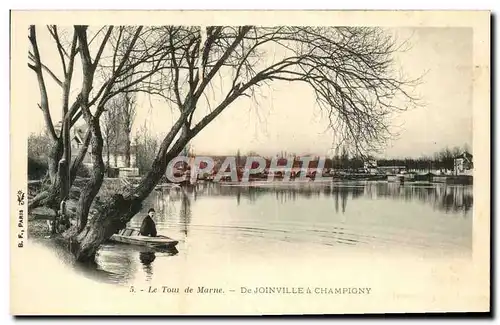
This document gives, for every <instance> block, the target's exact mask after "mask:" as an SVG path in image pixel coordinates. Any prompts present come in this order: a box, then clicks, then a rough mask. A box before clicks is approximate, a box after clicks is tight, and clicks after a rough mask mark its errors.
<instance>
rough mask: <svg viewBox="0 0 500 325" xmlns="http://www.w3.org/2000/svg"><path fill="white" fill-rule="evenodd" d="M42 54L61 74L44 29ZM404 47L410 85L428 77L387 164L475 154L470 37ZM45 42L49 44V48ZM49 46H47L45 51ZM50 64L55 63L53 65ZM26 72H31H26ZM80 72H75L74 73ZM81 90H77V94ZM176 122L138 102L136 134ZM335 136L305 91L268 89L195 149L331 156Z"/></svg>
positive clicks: (452, 35)
mask: <svg viewBox="0 0 500 325" xmlns="http://www.w3.org/2000/svg"><path fill="white" fill-rule="evenodd" d="M41 27H42V26H40V27H39V28H38V30H39V33H38V34H39V35H38V36H39V46H40V48H41V51H42V56H44V57H42V59H44V61H45V62H47V65H49V66H51V67H52V65H54V67H55V68H54V70H56V72H58V71H59V70H57V69H60V67H59V65H58V63H59V61H58V57H57V54H56V52H54V51H53V50H52V49H51V48H50V47H51V46H52V43H50V44H49V43H48V37H47V36H46V35H43V34H46V30H45V29H44V28H41ZM393 31H394V32H395V33H396V34H397V35H398V37H399V38H400V39H402V40H403V39H407V38H408V37H411V39H410V44H411V46H412V47H411V49H409V50H408V51H406V52H405V53H400V54H398V55H397V57H396V62H397V64H398V65H399V66H400V68H401V69H402V70H403V71H404V72H405V74H406V75H407V76H408V77H409V78H415V77H418V76H421V75H423V74H424V73H426V74H425V76H424V79H423V83H422V84H421V85H420V86H419V87H418V88H417V89H416V91H417V95H418V96H419V97H420V98H421V99H422V102H423V105H422V107H418V108H416V109H414V110H411V111H406V112H403V113H401V114H400V115H399V116H398V117H396V118H395V119H394V120H393V121H392V122H393V124H395V125H402V128H398V130H399V133H400V136H399V138H398V139H397V140H394V141H392V143H390V144H389V146H388V147H387V148H386V152H385V154H383V155H382V156H384V155H385V156H387V157H405V156H414V157H415V156H420V155H422V154H427V155H430V154H432V153H433V152H435V151H436V150H439V149H441V148H443V147H445V146H450V147H452V146H463V145H464V144H467V145H468V146H469V147H472V29H468V28H399V29H394V30H393ZM44 42H45V43H44ZM45 44H49V47H47V46H46V45H45ZM47 57H50V60H48V59H47ZM26 68H27V69H28V67H26ZM77 69H79V67H78V66H75V70H77ZM46 82H47V86H48V91H49V96H50V97H51V99H50V103H51V107H52V109H51V113H52V116H53V119H54V123H57V121H58V120H59V119H60V116H61V115H60V112H59V110H60V109H59V107H60V104H59V103H60V96H58V93H59V90H58V86H55V84H54V83H53V82H52V80H51V79H50V77H48V76H47V77H46ZM78 86H79V85H78V84H76V85H75V88H76V87H78ZM26 91H27V93H28V94H33V96H31V98H33V105H32V108H31V109H32V113H31V111H30V117H29V120H28V121H29V129H30V130H32V131H33V132H38V131H40V130H41V129H42V128H43V126H44V122H43V116H42V114H41V111H40V110H39V109H38V107H37V103H38V102H39V100H40V99H39V90H38V84H37V82H36V77H35V74H34V73H32V78H31V80H28V81H27V90H26ZM174 118H175V116H172V113H171V110H170V109H169V108H168V107H167V106H166V105H165V104H164V102H162V101H160V100H158V99H149V98H146V97H144V96H142V97H140V98H139V100H138V107H137V118H136V121H135V124H134V129H137V128H138V127H140V126H142V125H144V123H146V125H147V126H148V127H149V128H150V131H151V132H152V133H157V134H159V135H161V134H165V133H166V132H167V131H168V130H169V128H170V126H171V125H172V121H173V119H174ZM332 140H333V132H332V131H331V130H328V129H327V123H326V121H325V119H324V118H323V117H322V116H321V112H320V111H319V109H318V107H317V106H316V105H315V100H314V95H313V93H312V92H311V90H310V89H309V88H308V87H307V86H306V85H303V84H300V85H299V84H295V83H287V82H280V83H274V84H272V87H271V88H270V89H268V88H265V89H262V96H260V98H259V102H258V103H255V102H253V101H252V100H250V99H248V98H240V99H238V100H237V101H235V102H234V103H233V104H232V105H231V106H229V107H228V108H226V110H225V111H224V112H223V113H222V114H221V115H220V116H219V117H218V118H216V120H215V121H214V122H212V124H210V125H209V126H207V127H206V128H205V129H204V130H203V131H202V132H200V133H199V134H198V136H197V137H196V138H195V139H194V140H193V141H192V146H193V147H194V150H195V152H196V153H198V154H206V153H210V154H235V153H236V151H237V150H238V149H239V150H240V152H241V153H242V154H244V153H246V152H248V151H256V152H258V153H261V154H266V155H267V154H273V153H276V152H280V151H287V152H295V153H297V154H301V153H314V154H318V155H324V154H328V155H331V151H330V149H331V148H332Z"/></svg>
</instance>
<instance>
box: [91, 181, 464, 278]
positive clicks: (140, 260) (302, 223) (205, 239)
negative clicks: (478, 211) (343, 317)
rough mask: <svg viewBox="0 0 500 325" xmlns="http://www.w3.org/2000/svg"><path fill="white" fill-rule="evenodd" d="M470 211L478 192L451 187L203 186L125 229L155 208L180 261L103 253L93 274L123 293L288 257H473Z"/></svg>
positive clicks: (163, 199)
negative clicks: (185, 275)
mask: <svg viewBox="0 0 500 325" xmlns="http://www.w3.org/2000/svg"><path fill="white" fill-rule="evenodd" d="M472 202H473V197H472V186H464V185H445V184H430V185H411V184H409V183H408V184H404V185H400V184H393V183H387V182H359V183H356V182H353V183H328V184H317V183H316V184H315V183H308V184H279V183H274V184H263V185H262V186H254V187H247V186H229V185H219V184H215V183H205V184H197V185H196V186H191V187H186V188H183V189H180V188H172V189H164V190H163V191H154V192H153V193H152V194H151V195H150V197H149V198H148V199H147V200H146V201H145V202H144V209H143V211H142V212H141V213H139V214H138V215H137V216H135V217H134V218H133V219H132V220H131V221H130V224H129V225H130V226H132V227H139V226H140V223H141V221H142V218H143V217H144V216H145V215H146V212H147V210H148V209H149V208H150V207H154V208H155V210H156V216H155V221H156V225H157V229H158V232H159V234H163V235H167V236H169V237H172V238H175V239H177V240H179V244H178V246H177V251H174V252H171V251H149V250H147V249H143V248H140V247H134V246H130V245H118V244H106V245H103V247H102V248H101V249H100V251H99V253H98V256H97V265H98V270H99V271H103V272H101V273H103V274H106V276H105V278H106V280H107V281H110V282H114V283H119V284H127V283H131V282H137V281H141V282H148V281H151V280H152V279H154V278H157V279H161V278H162V277H163V278H170V279H172V278H179V276H181V275H180V274H179V272H180V273H182V272H185V270H186V269H187V268H188V267H189V266H190V265H191V266H195V268H197V269H199V270H200V271H201V272H197V271H194V272H195V273H202V270H203V269H204V268H211V270H212V271H214V270H215V272H218V271H217V270H218V269H219V268H220V270H221V272H225V271H228V270H230V269H231V265H232V264H234V263H238V261H246V262H248V261H252V265H259V264H261V265H262V266H264V265H267V264H269V263H270V262H271V261H280V260H282V259H283V258H285V257H286V258H288V259H291V260H293V259H294V258H295V259H296V261H297V262H298V263H300V262H301V261H306V260H307V259H310V258H313V256H314V257H316V258H317V259H330V258H331V256H332V254H349V255H350V256H362V255H359V254H360V253H361V254H365V255H366V254H373V253H379V254H380V253H383V254H385V255H390V254H396V253H402V254H405V256H412V254H413V255H414V256H415V257H422V256H426V257H429V256H430V257H436V258H439V257H440V256H452V255H454V254H456V255H460V256H470V255H472ZM325 262H326V260H325ZM182 270H184V271H182ZM223 270H224V271H223ZM190 272H193V270H191V271H190Z"/></svg>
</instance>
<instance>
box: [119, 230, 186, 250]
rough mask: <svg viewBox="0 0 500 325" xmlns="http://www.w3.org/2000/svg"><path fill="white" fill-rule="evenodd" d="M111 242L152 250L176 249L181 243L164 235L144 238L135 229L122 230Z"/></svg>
mask: <svg viewBox="0 0 500 325" xmlns="http://www.w3.org/2000/svg"><path fill="white" fill-rule="evenodd" d="M110 240H111V241H114V242H118V243H124V244H131V245H140V246H147V247H152V248H175V246H176V245H177V244H178V243H179V241H177V240H174V239H172V238H170V237H167V236H163V235H158V236H156V237H149V236H142V235H141V234H140V232H139V230H137V229H133V228H125V229H122V230H120V231H119V232H118V233H117V234H113V236H111V238H110Z"/></svg>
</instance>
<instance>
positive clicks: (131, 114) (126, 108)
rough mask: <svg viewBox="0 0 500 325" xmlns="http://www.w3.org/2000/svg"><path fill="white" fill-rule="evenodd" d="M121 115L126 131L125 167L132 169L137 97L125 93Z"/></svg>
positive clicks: (124, 137)
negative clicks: (133, 129)
mask: <svg viewBox="0 0 500 325" xmlns="http://www.w3.org/2000/svg"><path fill="white" fill-rule="evenodd" d="M121 107H122V110H121V112H120V115H121V125H122V127H123V131H124V136H123V140H124V147H125V148H124V151H125V167H130V145H131V138H130V137H131V133H132V126H133V124H134V119H135V115H136V103H135V96H134V94H133V93H125V95H124V96H123V104H122V106H121Z"/></svg>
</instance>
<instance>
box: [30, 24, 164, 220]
mask: <svg viewBox="0 0 500 325" xmlns="http://www.w3.org/2000/svg"><path fill="white" fill-rule="evenodd" d="M47 30H48V32H49V33H50V35H51V39H52V41H53V43H54V47H55V48H56V49H57V53H58V54H59V56H60V65H61V67H62V70H63V76H64V78H60V77H58V76H57V74H56V73H55V72H54V71H56V70H55V69H53V67H52V68H51V67H48V66H47V65H46V64H44V63H43V55H42V54H41V53H40V50H39V48H38V42H37V36H36V31H37V29H36V27H35V26H30V29H29V40H30V43H31V50H30V52H29V63H28V66H29V67H30V68H31V69H32V70H33V71H34V72H35V74H36V77H37V80H38V85H39V88H40V99H41V100H40V104H39V107H40V109H41V110H42V113H43V116H44V120H45V127H46V130H47V132H48V133H49V134H50V137H51V140H52V145H51V152H50V155H49V156H50V159H49V175H50V186H49V187H48V188H47V189H45V190H44V191H42V192H41V193H39V194H38V195H37V197H35V198H34V199H33V200H31V201H30V204H29V207H30V209H32V208H35V207H37V206H39V205H45V206H48V207H50V208H53V209H57V207H58V206H59V201H60V199H61V198H62V197H65V196H66V194H67V191H68V190H69V186H71V184H72V182H73V181H74V179H75V177H76V171H77V170H78V167H79V165H80V164H81V162H82V161H83V158H84V157H85V155H86V154H87V150H88V148H89V146H90V145H92V147H93V149H94V150H93V152H92V154H93V155H95V156H96V157H97V156H100V153H99V152H100V151H101V150H100V149H99V147H100V146H101V145H100V142H102V138H100V137H97V138H94V137H95V135H96V133H99V134H100V133H101V130H100V126H99V119H100V117H101V115H102V113H103V111H104V108H105V106H106V103H107V102H108V101H109V100H110V99H112V98H113V97H114V96H115V95H117V94H118V93H120V91H119V89H126V88H127V87H134V89H138V90H139V89H141V85H142V84H143V83H144V82H145V81H146V80H148V78H150V77H151V76H152V75H154V74H155V73H156V72H157V71H158V69H161V68H164V67H159V66H158V64H152V62H162V58H164V57H165V55H166V54H165V51H164V49H163V47H162V46H161V45H162V44H163V43H164V41H163V40H161V39H160V38H159V37H160V36H159V33H157V32H155V30H154V28H143V27H141V26H139V27H125V26H118V27H113V26H104V27H102V28H98V29H96V30H95V32H93V33H91V35H90V36H91V37H90V38H89V39H88V38H87V27H86V26H74V27H73V28H71V29H69V30H65V31H64V32H60V30H59V28H58V27H57V26H48V27H47ZM62 35H65V36H66V37H64V38H63V37H61V36H62ZM139 39H141V42H138V40H139ZM124 44H125V45H124ZM91 52H93V54H92V56H91V54H90V53H91ZM78 56H79V57H80V61H81V67H82V71H81V75H82V76H81V77H79V78H78V80H75V81H74V82H72V81H73V79H74V78H76V76H75V75H74V73H73V70H74V68H73V67H74V62H75V60H77V59H78ZM47 76H49V77H50V79H51V80H53V81H54V82H55V83H56V84H57V85H58V86H60V87H61V88H62V90H63V94H62V113H63V123H62V124H63V127H62V128H61V132H59V134H57V132H56V130H55V128H54V123H53V120H52V117H51V109H50V108H49V100H48V98H49V94H48V91H47V87H46V82H47V81H46V77H47ZM75 84H76V85H79V86H80V87H74V86H75ZM118 85H119V87H118ZM71 93H76V94H77V95H76V96H75V98H74V99H71V98H70V97H71V96H70V94H71ZM70 100H71V101H72V102H71V105H69V103H70ZM82 117H83V118H84V119H85V121H86V123H87V125H88V129H87V133H86V134H85V136H84V145H83V146H82V149H81V150H80V152H79V153H78V154H77V155H76V156H75V158H74V159H73V162H72V164H71V167H70V166H69V163H68V162H69V158H70V157H71V153H70V145H69V130H70V128H71V127H73V126H74V124H75V123H77V122H78V121H79V120H80V119H81V118H82ZM94 151H95V153H94ZM62 158H63V159H62ZM101 160H102V159H101ZM94 161H95V162H96V164H97V165H96V166H95V167H96V168H97V170H99V172H96V174H95V175H96V176H99V174H101V171H100V167H99V159H94ZM99 178H100V177H97V179H96V180H97V182H96V184H99V183H100V182H101V181H99ZM91 192H95V191H94V190H93V191H91ZM91 196H92V195H91ZM89 200H90V197H89ZM84 210H85V209H84ZM82 224H85V223H82Z"/></svg>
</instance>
